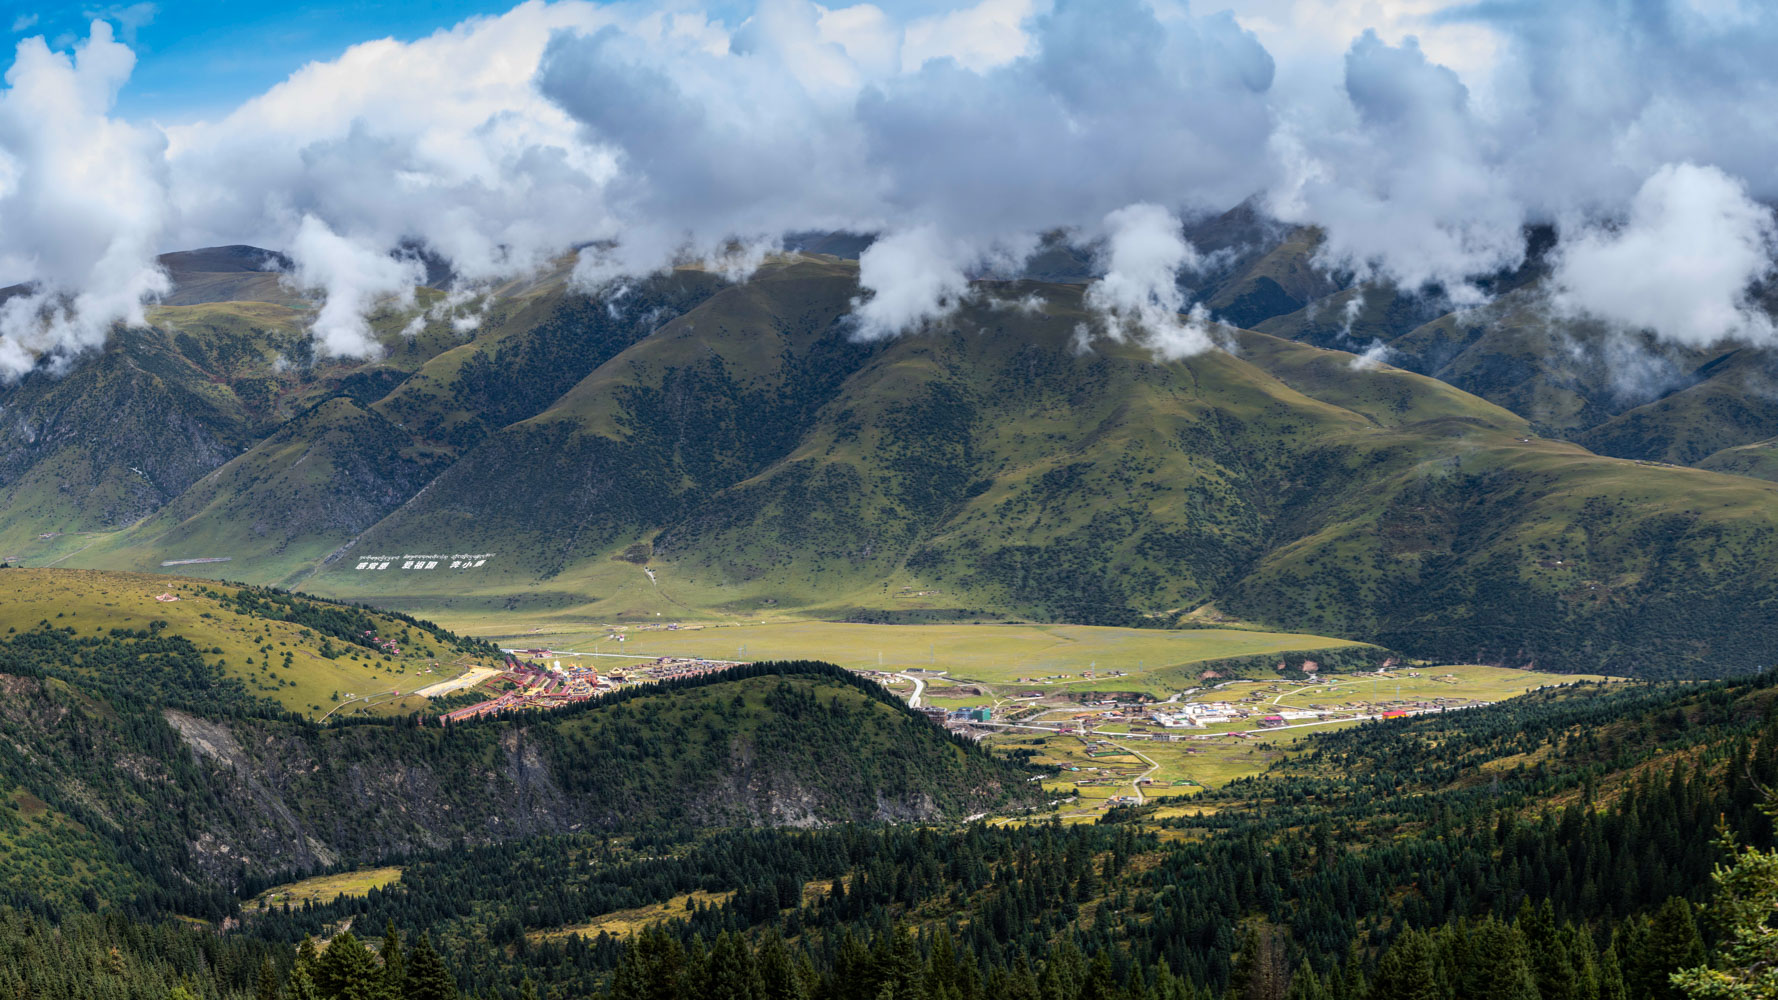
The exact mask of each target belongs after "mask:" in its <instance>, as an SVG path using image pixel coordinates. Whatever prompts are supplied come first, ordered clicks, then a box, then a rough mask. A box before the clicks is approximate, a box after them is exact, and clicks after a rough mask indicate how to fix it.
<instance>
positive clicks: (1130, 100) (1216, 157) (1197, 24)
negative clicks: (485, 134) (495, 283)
mask: <svg viewBox="0 0 1778 1000" xmlns="http://www.w3.org/2000/svg"><path fill="white" fill-rule="evenodd" d="M1025 10H1026V8H1024V7H1020V6H1018V5H1008V4H1004V3H1000V2H998V0H984V3H983V4H982V5H981V6H979V7H977V8H972V9H971V10H970V11H968V12H967V13H968V18H966V20H969V21H970V23H972V24H988V25H998V27H997V28H994V29H993V30H992V31H990V30H987V29H982V30H978V31H961V30H960V31H957V32H953V33H948V34H943V35H942V37H945V38H949V39H951V41H952V42H954V43H955V47H954V49H953V50H951V51H942V50H935V49H933V48H932V46H933V45H935V44H936V40H937V39H938V38H939V37H941V35H940V34H939V33H934V34H932V35H930V36H927V35H919V33H918V32H913V28H912V27H910V28H909V29H908V30H909V31H910V32H913V35H914V36H918V37H917V38H915V42H916V43H917V44H915V45H914V46H913V47H904V48H903V50H902V52H903V59H902V62H903V65H904V66H907V65H908V64H917V65H916V66H914V67H912V68H908V69H906V70H905V71H902V72H896V73H890V74H887V75H873V74H872V73H871V72H869V71H868V66H867V65H866V63H865V62H863V61H860V60H857V59H854V58H852V56H851V53H852V52H855V51H874V49H873V47H872V46H873V44H875V43H869V42H867V41H865V40H863V39H862V38H861V35H862V34H863V32H864V31H865V30H866V29H865V28H863V27H859V25H866V24H881V22H879V21H878V20H877V18H876V15H875V14H869V15H868V16H860V17H858V18H856V19H855V23H854V24H852V25H851V27H850V29H849V30H848V32H846V33H843V34H842V33H840V32H839V31H837V29H830V28H827V27H826V25H827V22H828V19H829V18H831V17H832V16H833V15H832V14H831V13H827V14H823V13H821V12H820V10H819V8H816V7H815V6H814V5H812V4H809V3H806V2H803V0H768V2H766V3H764V4H762V6H761V8H760V12H759V14H757V15H756V17H755V19H754V20H753V21H751V22H749V25H748V26H747V28H746V30H743V31H741V32H738V33H737V35H736V39H735V41H734V43H733V44H731V45H729V46H728V47H727V48H726V49H716V48H713V47H711V46H709V45H706V44H701V40H699V39H695V38H688V37H680V36H675V35H672V34H670V33H659V32H656V33H653V34H647V33H642V32H640V31H639V30H638V29H636V28H634V27H621V26H613V27H610V28H607V29H604V30H601V31H598V32H594V33H590V34H580V35H566V34H565V35H562V36H559V37H558V38H557V39H556V40H555V41H554V42H553V43H552V44H551V46H550V49H549V52H548V53H547V54H546V56H545V62H544V68H543V72H542V73H541V74H540V76H539V85H540V87H541V88H542V91H543V92H544V93H545V94H546V95H548V96H550V97H551V98H552V99H554V100H555V101H556V102H557V103H558V104H560V106H561V107H563V108H564V109H565V110H567V111H568V112H569V113H570V114H572V115H573V116H574V117H575V118H576V120H577V121H579V122H580V123H581V124H582V126H583V128H584V130H585V133H584V134H585V137H586V139H587V141H588V142H590V143H592V144H595V145H597V146H599V147H600V148H603V149H608V150H611V151H613V155H614V156H615V158H616V163H617V170H616V173H615V175H614V177H613V180H612V182H611V184H610V185H609V187H608V189H607V194H608V197H607V205H608V206H609V207H610V209H611V210H612V212H613V213H614V216H615V218H616V225H617V230H618V231H619V232H620V233H621V236H620V238H619V241H618V243H619V245H618V247H617V248H616V249H615V250H614V251H612V252H610V253H608V254H603V255H601V257H600V258H599V259H598V260H597V261H595V262H593V263H592V264H589V268H590V269H592V270H594V271H596V273H597V274H599V275H600V276H604V275H607V274H609V273H610V272H612V271H613V270H619V271H621V270H635V269H643V268H647V267H650V266H655V267H658V266H661V265H662V264H663V263H664V262H665V261H666V260H668V259H669V258H671V257H672V256H673V255H675V254H685V253H687V252H690V253H693V254H707V253H709V252H710V250H711V248H713V247H715V246H717V245H720V244H721V243H723V242H724V241H726V240H730V239H735V238H741V239H753V238H758V237H762V236H770V237H776V236H778V235H780V234H782V233H784V232H786V231H790V230H820V229H846V230H852V231H873V232H881V233H883V234H884V239H883V240H882V241H880V242H879V244H878V245H877V246H876V247H873V251H874V252H871V253H867V254H866V255H865V256H864V258H863V259H862V260H861V274H860V280H861V283H862V284H863V285H864V286H865V288H866V290H867V293H868V294H867V295H865V296H862V297H861V298H860V312H859V316H858V319H859V329H860V331H861V332H862V333H864V334H865V335H867V336H880V335H883V334H884V333H886V332H890V331H892V330H894V329H898V328H900V327H898V325H897V324H906V323H912V324H918V323H923V322H926V321H929V320H931V319H933V318H935V317H937V316H939V315H942V314H943V313H944V312H945V311H946V309H947V308H949V306H950V305H951V304H954V302H955V301H956V299H957V297H958V294H959V292H960V290H961V289H963V288H964V287H966V283H967V281H968V276H969V275H970V274H974V273H996V272H1003V271H1004V270H1006V265H1007V264H1008V263H1012V264H1015V265H1016V263H1017V261H1018V258H1019V257H1020V255H1021V254H1028V253H1029V252H1030V251H1031V250H1032V249H1033V248H1034V247H1035V246H1036V245H1037V242H1038V235H1039V234H1040V233H1041V232H1043V231H1046V230H1050V229H1054V228H1057V227H1076V228H1081V229H1090V228H1092V227H1095V226H1097V225H1098V223H1099V221H1100V220H1101V219H1102V218H1103V217H1104V215H1105V213H1107V212H1108V211H1111V210H1114V209H1116V208H1119V207H1121V206H1124V205H1127V204H1130V203H1132V202H1134V201H1144V200H1148V201H1156V202H1167V203H1172V204H1178V205H1190V206H1193V207H1197V208H1200V209H1206V208H1224V207H1227V206H1228V205H1229V204H1232V203H1233V202H1235V201H1239V200H1240V199H1241V198H1243V197H1245V196H1247V195H1248V194H1249V193H1250V192H1251V191H1252V190H1253V189H1254V185H1255V184H1256V182H1257V178H1256V176H1255V175H1254V173H1253V172H1252V170H1251V164H1252V163H1253V162H1254V161H1255V160H1256V159H1258V158H1260V157H1262V156H1263V153H1264V149H1265V145H1266V142H1267V135H1268V132H1269V116H1268V111H1267V106H1266V103H1265V93H1266V89H1267V87H1268V86H1269V85H1270V81H1271V76H1272V70H1273V67H1272V64H1271V60H1270V58H1269V56H1267V54H1266V52H1265V50H1264V49H1263V48H1262V47H1261V46H1260V45H1259V44H1258V42H1257V41H1255V40H1254V39H1253V37H1252V36H1251V35H1250V34H1248V33H1247V32H1245V31H1244V30H1242V29H1241V28H1240V26H1239V25H1238V24H1237V23H1236V22H1235V21H1234V19H1233V18H1231V17H1229V16H1227V15H1215V16H1212V17H1207V18H1198V17H1193V16H1190V15H1189V14H1178V15H1173V16H1167V17H1163V16H1162V15H1161V14H1159V13H1157V12H1156V11H1155V10H1154V9H1153V8H1151V7H1149V6H1148V5H1147V4H1145V3H1142V2H1140V0H1106V2H1099V3H1090V4H1089V3H1086V2H1083V0H1061V2H1058V3H1056V4H1055V6H1054V7H1053V8H1052V9H1051V10H1049V11H1048V12H1046V13H1044V14H1041V15H1031V16H1027V15H1026V14H1025ZM1019 24H1023V25H1026V26H1027V27H1026V28H1025V29H1024V30H1026V31H1028V35H1021V36H1020V38H1021V41H1020V42H1019V43H1018V44H1016V45H1015V44H1012V43H1010V42H1008V43H1006V44H1004V45H998V46H987V47H986V48H984V45H985V43H984V42H982V38H984V37H988V36H991V35H994V34H995V32H996V31H1007V30H1012V28H1009V27H1008V26H1009V25H1013V26H1017V25H1019ZM881 30H884V31H887V30H889V29H888V28H886V27H883V28H882V29H881ZM910 37H912V36H910ZM996 37H998V36H996ZM879 42H881V39H879ZM882 44H887V43H886V42H883V43H882ZM787 67H798V69H797V70H796V71H795V72H790V71H788V70H787ZM915 252H918V253H920V254H923V255H924V256H923V258H922V259H921V260H919V261H918V262H916V261H914V260H913V259H912V254H913V253H915Z"/></svg>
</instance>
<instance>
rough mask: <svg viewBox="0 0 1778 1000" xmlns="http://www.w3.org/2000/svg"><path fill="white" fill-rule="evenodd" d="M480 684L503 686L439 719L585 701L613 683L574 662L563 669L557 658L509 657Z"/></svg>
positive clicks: (477, 716)
mask: <svg viewBox="0 0 1778 1000" xmlns="http://www.w3.org/2000/svg"><path fill="white" fill-rule="evenodd" d="M525 652H527V653H530V652H534V651H533V650H526V651H525ZM542 652H548V651H547V650H543V651H542ZM482 684H483V685H484V686H485V685H494V686H496V687H504V688H505V689H506V690H504V691H502V692H501V693H500V694H498V695H496V696H495V697H493V698H490V699H488V700H487V701H482V702H477V703H476V704H474V705H469V706H466V707H464V708H459V709H457V710H455V711H452V712H446V713H445V714H443V715H441V716H439V719H440V721H443V722H464V721H466V720H469V719H477V718H480V717H482V716H484V715H497V714H499V713H501V712H508V711H512V710H514V709H520V708H558V707H560V706H562V705H570V704H573V703H574V702H577V701H586V700H587V699H588V698H591V697H592V696H593V695H595V694H599V693H601V692H603V691H609V690H611V689H612V688H613V687H614V686H615V685H614V684H613V683H612V682H611V681H609V680H607V679H605V678H601V677H600V676H599V675H598V673H597V672H596V671H594V670H593V668H591V667H582V666H578V665H576V666H570V667H566V668H565V667H563V666H562V661H561V660H556V661H555V662H554V663H545V662H542V661H538V660H520V659H518V658H517V657H511V656H509V657H507V660H506V669H505V670H503V671H501V672H500V673H498V674H496V675H495V676H493V677H490V678H488V679H487V680H485V681H483V682H482Z"/></svg>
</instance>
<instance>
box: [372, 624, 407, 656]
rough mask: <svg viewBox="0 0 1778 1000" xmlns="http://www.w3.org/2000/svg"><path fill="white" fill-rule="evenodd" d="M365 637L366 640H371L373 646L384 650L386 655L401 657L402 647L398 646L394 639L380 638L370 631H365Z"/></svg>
mask: <svg viewBox="0 0 1778 1000" xmlns="http://www.w3.org/2000/svg"><path fill="white" fill-rule="evenodd" d="M364 637H365V638H366V639H369V640H370V642H371V645H373V646H375V647H377V648H378V649H380V650H382V651H383V652H385V653H388V654H389V655H390V656H399V655H401V647H400V646H397V645H396V644H395V640H394V639H384V638H380V637H379V636H378V635H377V634H376V633H375V632H372V631H370V630H369V629H366V630H365V632H364Z"/></svg>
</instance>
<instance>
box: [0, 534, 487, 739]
mask: <svg viewBox="0 0 1778 1000" xmlns="http://www.w3.org/2000/svg"><path fill="white" fill-rule="evenodd" d="M234 589H235V588H231V587H228V586H226V585H218V584H215V583H214V582H212V581H208V580H193V579H189V578H181V577H171V576H160V575H148V574H135V573H110V572H101V571H95V570H60V569H8V570H0V633H7V634H10V633H11V631H13V630H16V631H18V632H24V631H27V630H29V629H31V628H34V627H38V626H39V625H41V624H43V623H48V624H49V625H51V626H54V627H57V628H72V629H75V630H76V632H77V633H80V634H85V633H105V632H109V631H110V630H111V629H116V628H124V629H142V628H146V627H148V625H149V623H150V622H154V621H164V622H166V623H167V630H168V632H169V633H170V634H172V635H179V636H183V637H185V638H187V639H189V640H191V642H192V643H194V644H195V645H196V646H197V647H198V648H199V649H200V650H201V651H203V653H204V655H205V659H206V661H208V662H210V663H212V664H213V665H215V666H218V667H220V668H221V669H222V670H223V672H224V673H226V674H229V675H232V676H234V677H238V678H240V679H241V680H242V681H243V682H245V683H246V685H247V687H248V690H250V691H252V692H254V693H256V694H260V695H263V696H265V697H269V698H272V699H275V700H276V701H277V702H278V703H279V704H281V705H283V706H284V707H285V708H288V709H290V710H291V711H293V712H299V713H302V714H305V715H308V716H310V717H313V718H320V717H322V716H325V715H327V714H328V713H329V712H345V713H351V712H354V711H359V710H366V711H371V712H376V713H391V712H405V711H411V710H415V709H418V708H420V707H422V706H423V705H424V704H425V699H421V698H415V697H412V696H411V692H413V691H415V690H418V689H419V688H422V687H425V686H427V685H429V684H435V683H437V682H439V681H441V680H445V679H447V678H450V677H453V676H456V675H457V674H460V673H462V672H463V671H464V670H466V669H468V668H469V667H470V666H472V665H474V664H475V663H478V662H480V661H478V660H476V659H475V658H473V657H465V656H463V655H462V654H460V653H458V652H456V651H455V650H451V649H449V648H446V647H444V646H442V645H440V644H439V643H437V642H436V641H434V640H433V638H432V637H431V636H430V635H428V634H427V633H425V632H424V631H422V630H419V629H414V628H412V627H411V626H410V625H408V624H407V623H405V622H402V621H399V620H397V619H393V618H388V617H385V616H380V615H374V614H373V615H372V617H373V619H374V620H376V621H377V623H378V634H379V635H382V636H385V637H390V638H398V639H399V640H400V643H399V644H400V647H401V653H400V655H399V656H395V655H388V654H373V653H372V652H371V651H370V650H368V649H365V648H363V647H359V646H344V645H343V644H338V643H332V642H330V641H329V640H328V639H327V638H326V637H325V636H322V635H320V634H318V633H317V632H316V631H315V630H314V629H311V628H309V627H306V626H303V625H299V624H295V623H293V622H286V621H277V620H273V619H268V618H263V617H257V616H247V615H241V614H237V613H236V612H235V611H234V610H232V609H231V608H230V607H228V606H225V604H224V602H223V601H222V600H220V599H219V597H217V596H213V595H215V594H224V593H229V592H232V591H233V590H234ZM162 595H168V596H171V597H174V598H177V599H176V600H173V601H160V600H157V599H156V598H157V597H159V596H162ZM328 652H332V653H334V654H335V655H333V656H328V655H325V654H326V653H328ZM336 695H337V696H338V697H337V698H336V697H335V696H336ZM353 696H356V697H353Z"/></svg>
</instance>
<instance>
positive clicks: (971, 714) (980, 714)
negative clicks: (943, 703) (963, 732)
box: [919, 705, 994, 726]
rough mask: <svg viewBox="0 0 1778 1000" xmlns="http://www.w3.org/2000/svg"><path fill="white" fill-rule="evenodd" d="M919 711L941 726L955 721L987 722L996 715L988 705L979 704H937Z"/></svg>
mask: <svg viewBox="0 0 1778 1000" xmlns="http://www.w3.org/2000/svg"><path fill="white" fill-rule="evenodd" d="M919 712H920V714H921V715H924V716H926V717H927V718H928V719H931V720H932V721H933V722H936V723H938V724H939V725H941V726H942V725H947V724H949V723H953V722H955V723H970V722H987V721H988V720H989V719H992V718H993V717H994V713H993V711H992V710H991V709H989V708H988V706H986V705H977V706H974V707H972V708H939V707H938V706H936V705H928V706H926V707H925V708H922V709H920V710H919Z"/></svg>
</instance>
